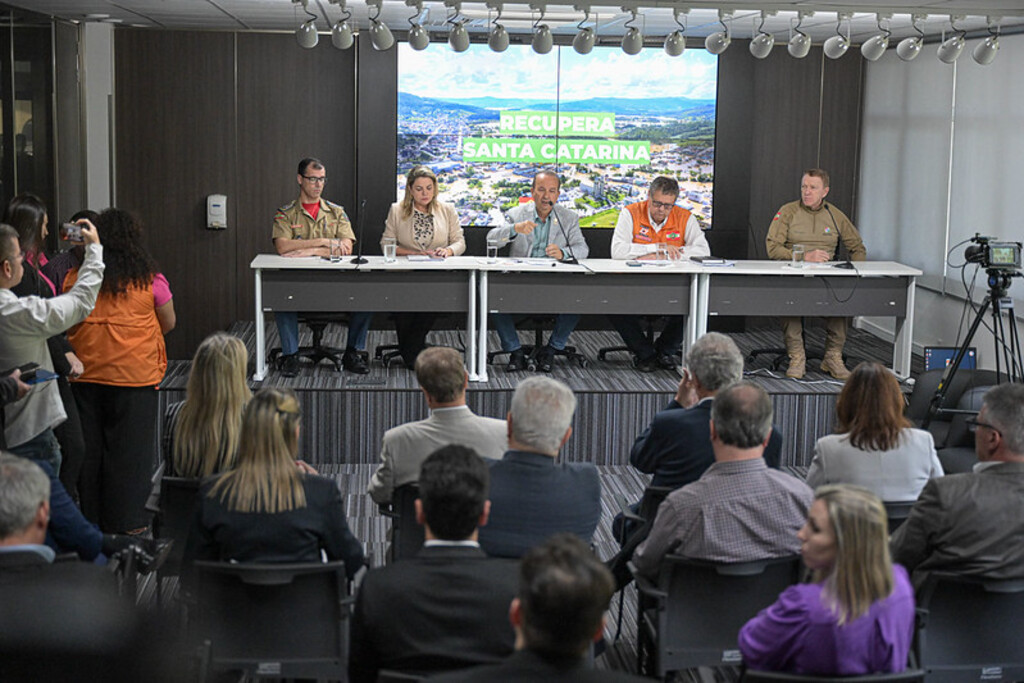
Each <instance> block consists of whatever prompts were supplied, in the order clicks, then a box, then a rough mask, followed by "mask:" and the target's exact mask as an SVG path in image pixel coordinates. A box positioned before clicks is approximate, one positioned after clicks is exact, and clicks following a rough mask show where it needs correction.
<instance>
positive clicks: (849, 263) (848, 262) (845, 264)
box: [822, 202, 856, 270]
mask: <svg viewBox="0 0 1024 683" xmlns="http://www.w3.org/2000/svg"><path fill="white" fill-rule="evenodd" d="M822 205H823V206H824V207H825V210H826V211H828V217H829V218H831V219H832V225H833V226H835V229H836V239H837V240H839V241H840V242H841V241H842V235H840V234H839V224H838V223H836V217H835V216H834V215H832V209H830V208H829V206H828V202H822ZM837 244H838V242H837ZM843 246H844V247H846V245H845V244H844V245H843ZM837 248H838V246H837ZM833 268H843V269H844V270H856V268H855V267H854V266H853V261H851V260H850V249H849V248H848V247H847V248H846V260H845V261H844V262H842V263H837V264H835V266H833Z"/></svg>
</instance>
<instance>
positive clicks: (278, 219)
mask: <svg viewBox="0 0 1024 683" xmlns="http://www.w3.org/2000/svg"><path fill="white" fill-rule="evenodd" d="M296 182H298V184H299V198H298V199H296V200H295V201H293V202H291V203H290V204H288V205H286V206H282V207H281V208H280V209H278V210H277V214H276V215H275V216H274V234H273V239H274V246H275V247H276V248H277V253H278V254H280V255H281V256H331V255H342V256H344V255H346V254H351V253H352V244H353V242H355V240H356V236H355V233H353V232H352V224H351V223H350V222H349V220H348V216H346V215H345V209H343V208H342V207H341V206H339V205H338V204H332V203H331V202H329V201H327V200H326V199H324V198H323V197H321V196H320V195H321V194H322V193H323V191H324V184H325V183H326V182H327V170H326V169H325V168H324V165H323V164H322V163H321V162H320V160H318V159H303V160H302V161H300V162H299V172H298V176H297V177H296ZM372 318H373V313H370V312H365V311H358V312H354V313H352V314H351V316H350V317H349V325H348V340H347V343H346V346H345V355H344V356H343V358H342V364H343V365H344V366H345V369H346V370H348V371H349V372H354V373H357V374H360V375H364V374H366V373H368V372H369V371H370V369H369V368H368V367H367V365H366V361H365V360H363V357H362V354H360V353H359V351H361V350H363V349H365V348H366V333H367V331H368V330H369V329H370V320H371V319H372ZM274 319H275V320H276V321H277V333H278V336H280V338H281V374H282V375H284V376H285V377H295V376H296V375H297V374H298V372H299V359H298V356H297V355H296V352H297V351H298V349H299V316H298V313H295V312H292V311H278V312H275V313H274Z"/></svg>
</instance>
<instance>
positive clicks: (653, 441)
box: [612, 332, 782, 540]
mask: <svg viewBox="0 0 1024 683" xmlns="http://www.w3.org/2000/svg"><path fill="white" fill-rule="evenodd" d="M742 379H743V354H742V353H740V350H739V348H738V347H737V346H736V342H734V341H733V340H732V339H730V338H729V337H727V336H725V335H724V334H720V333H718V332H708V333H707V334H705V335H704V336H702V337H701V338H700V339H698V340H697V341H696V343H694V345H693V346H692V347H691V348H690V351H689V353H688V354H687V356H686V371H685V372H684V373H683V377H682V379H680V380H679V387H678V388H677V389H676V395H675V398H673V399H672V400H671V401H669V402H668V405H667V406H665V409H664V410H662V411H661V412H659V413H658V414H657V415H655V416H654V420H653V421H652V422H651V425H650V426H649V427H648V428H647V429H645V430H644V431H643V433H642V434H641V435H640V436H638V437H637V438H636V441H634V442H633V449H632V450H631V451H630V453H629V462H630V463H632V465H633V467H635V468H637V469H638V470H640V471H641V472H644V473H647V474H653V475H654V476H653V478H652V479H651V486H667V487H671V488H679V487H680V486H684V485H686V484H689V483H691V482H695V481H697V480H698V479H699V478H700V476H701V475H702V474H704V471H705V470H707V468H709V467H711V465H712V464H713V463H714V462H715V454H714V451H712V450H711V432H710V427H709V424H710V420H711V402H712V401H713V400H714V397H715V393H716V392H717V391H718V390H719V389H721V388H723V387H727V386H729V385H730V384H735V383H736V382H739V381H740V380H742ZM781 454H782V435H781V434H780V433H779V431H778V430H777V429H775V428H774V426H773V427H772V435H771V438H770V439H769V440H768V447H767V448H766V449H765V452H764V459H765V461H766V462H767V463H768V466H769V467H775V468H778V466H779V458H780V457H781ZM632 508H633V511H634V512H636V511H637V510H639V508H640V503H639V502H637V503H635V504H634V505H633V506H632ZM622 523H623V522H622V517H621V515H620V516H618V517H616V518H615V521H614V523H613V525H612V527H613V529H612V530H613V533H614V534H615V537H616V538H619V539H623V538H629V537H630V536H631V535H632V533H633V531H635V529H630V528H628V526H627V529H626V530H625V531H626V534H625V536H623V533H622V531H623V530H622V528H621V526H620V525H621V524H622ZM641 540H642V539H641Z"/></svg>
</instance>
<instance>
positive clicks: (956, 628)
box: [917, 572, 1024, 682]
mask: <svg viewBox="0 0 1024 683" xmlns="http://www.w3.org/2000/svg"><path fill="white" fill-rule="evenodd" d="M918 607H919V608H920V610H919V617H920V618H919V624H918V633H917V637H918V650H919V655H920V663H921V666H922V668H924V669H925V671H926V672H927V673H928V681H929V682H931V681H957V682H959V681H1019V680H1024V635H1022V628H1021V626H1022V625H1024V616H1022V615H1024V579H1013V580H1003V581H987V580H984V579H977V578H973V577H965V576H958V575H955V574H947V573H944V572H933V573H931V574H930V575H929V576H928V579H927V581H926V582H925V584H924V585H923V586H922V587H921V590H920V591H919V596H918Z"/></svg>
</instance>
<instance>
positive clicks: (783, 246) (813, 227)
mask: <svg viewBox="0 0 1024 683" xmlns="http://www.w3.org/2000/svg"><path fill="white" fill-rule="evenodd" d="M826 205H827V206H828V209H826V208H825V206H826ZM830 212H831V213H830ZM840 238H842V240H843V244H845V245H846V249H847V250H848V251H849V252H850V260H851V261H864V260H866V259H867V250H866V249H865V248H864V241H863V240H861V238H860V233H859V232H857V228H855V227H853V223H851V222H850V219H849V218H847V217H846V214H844V213H843V212H842V211H840V210H839V209H837V208H836V207H834V206H832V205H831V204H822V207H821V208H820V209H818V210H817V211H812V210H811V209H808V208H807V207H806V206H804V205H803V202H801V201H800V200H799V199H798V200H797V201H795V202H790V203H789V204H785V205H784V206H783V207H782V208H781V209H779V212H778V213H777V214H775V218H774V219H773V220H772V225H771V227H770V228H768V237H767V239H766V242H767V244H768V258H770V259H773V260H777V261H788V260H790V259H791V258H793V251H792V250H793V245H794V244H802V245H804V249H805V250H806V251H813V250H814V249H822V250H824V251H826V252H828V258H829V260H832V259H834V258H835V255H836V246H837V245H838V244H839V239H840Z"/></svg>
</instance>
